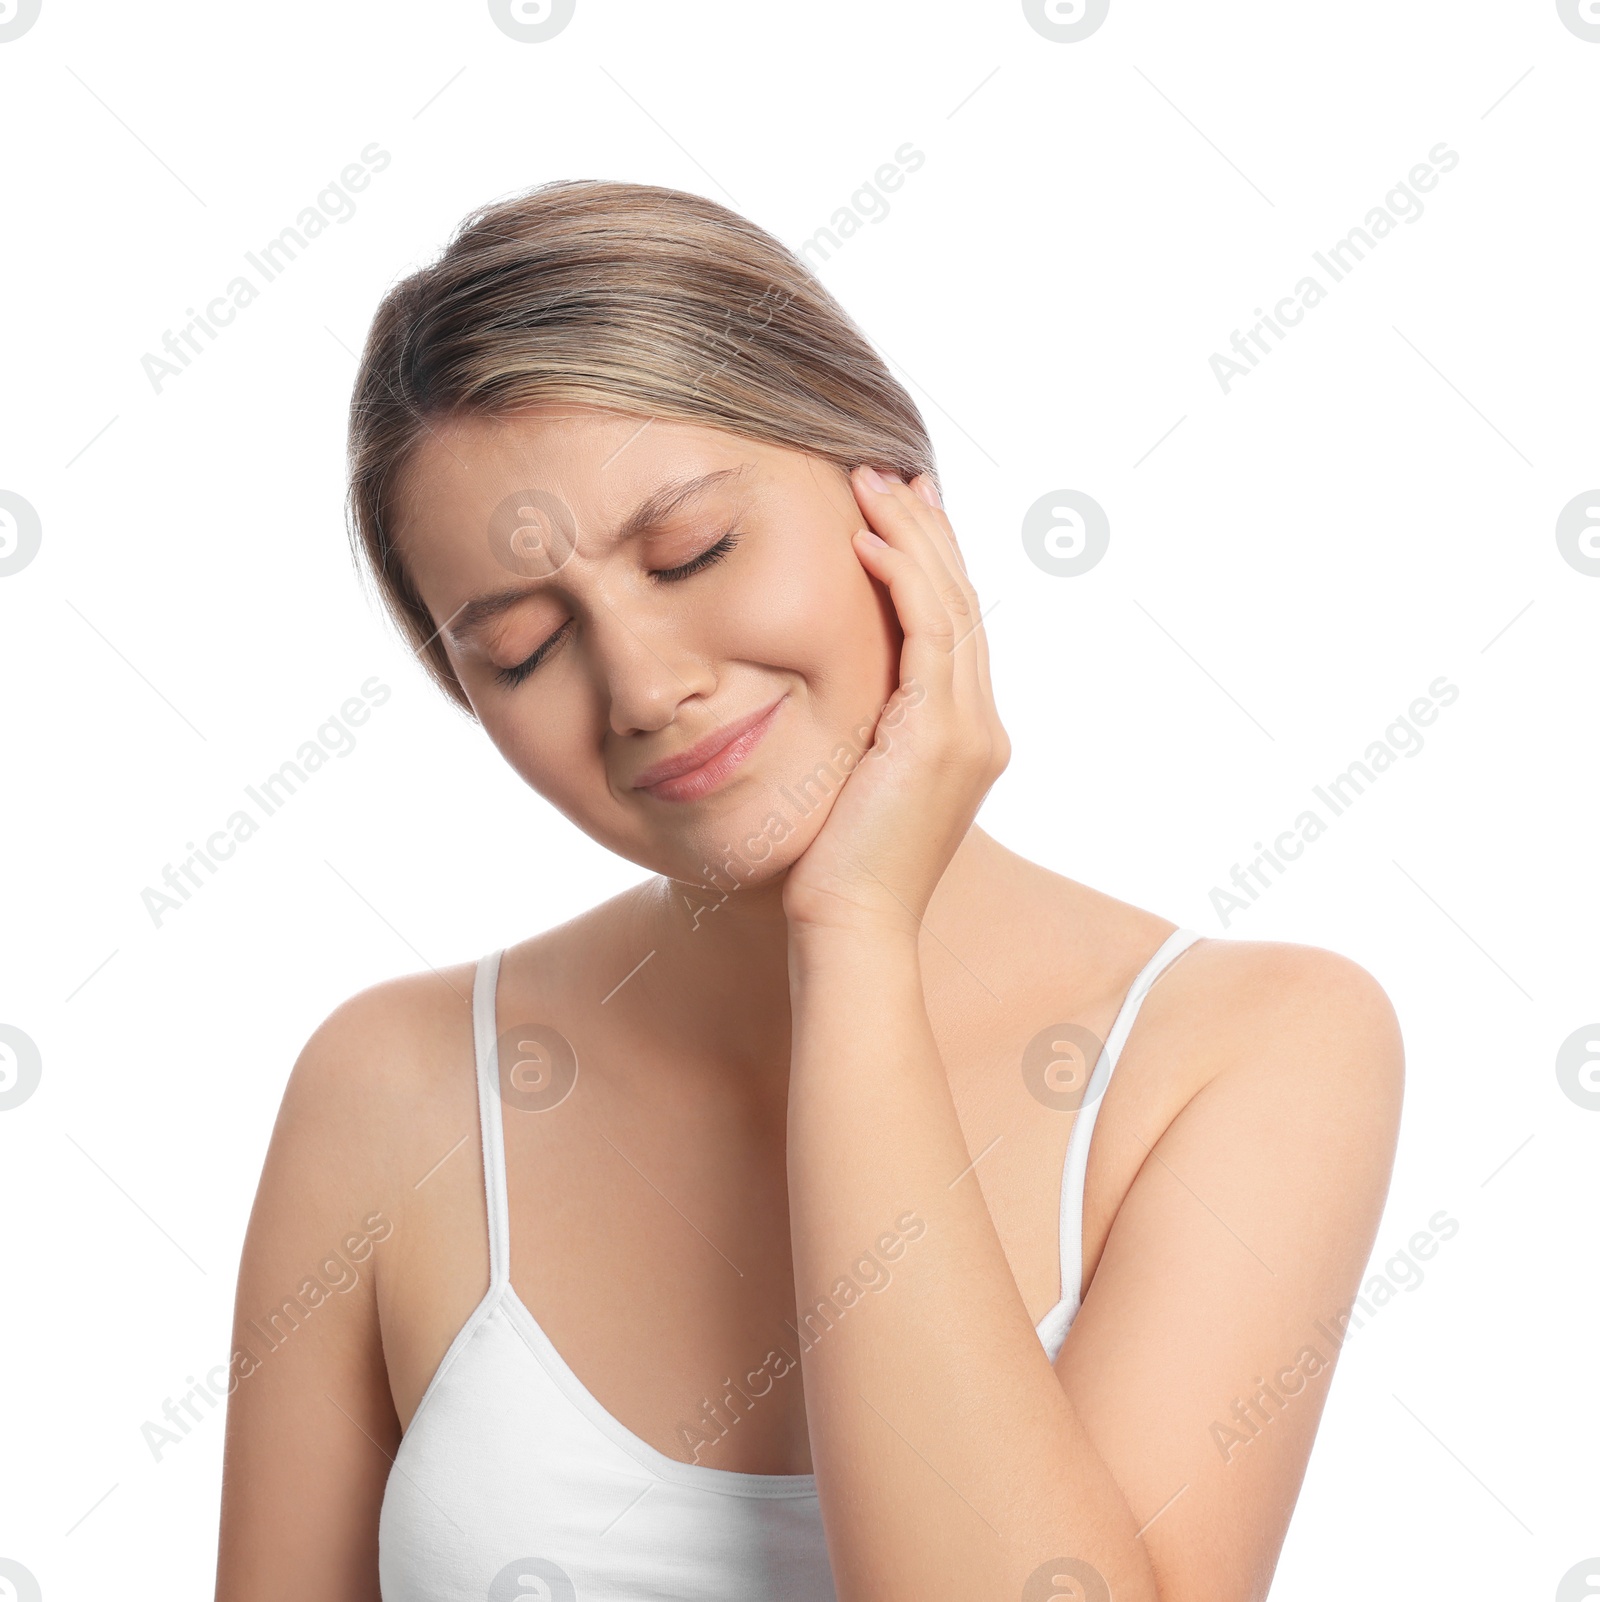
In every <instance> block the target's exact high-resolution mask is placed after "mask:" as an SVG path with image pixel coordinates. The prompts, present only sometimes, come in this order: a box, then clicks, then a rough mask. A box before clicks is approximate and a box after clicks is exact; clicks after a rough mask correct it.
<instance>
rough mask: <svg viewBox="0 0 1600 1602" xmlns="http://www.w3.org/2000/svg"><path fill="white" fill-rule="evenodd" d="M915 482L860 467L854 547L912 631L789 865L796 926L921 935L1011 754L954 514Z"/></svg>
mask: <svg viewBox="0 0 1600 1602" xmlns="http://www.w3.org/2000/svg"><path fill="white" fill-rule="evenodd" d="M875 480H876V482H875ZM916 482H917V485H918V488H916V489H913V488H912V487H911V486H909V485H907V484H905V483H903V482H902V481H901V480H900V479H899V478H895V477H889V476H888V475H883V476H880V475H879V474H877V473H875V472H874V470H873V469H872V468H870V467H858V468H857V469H856V470H855V472H854V473H852V474H851V486H852V488H853V489H854V490H855V493H856V499H857V501H858V503H859V504H860V506H861V509H862V512H863V514H864V515H865V517H866V520H867V523H868V527H867V528H863V529H861V530H859V531H858V532H857V534H856V535H855V541H854V543H855V551H856V555H857V556H858V557H859V558H860V561H861V565H862V566H863V567H864V568H865V569H866V570H867V572H868V573H869V574H870V575H871V576H872V577H873V578H874V579H876V580H877V581H878V582H880V583H882V584H883V585H885V586H886V587H887V589H888V592H889V595H890V598H891V600H892V602H893V604H894V609H895V612H896V615H897V616H898V618H899V622H900V627H901V630H902V632H903V633H904V636H905V641H904V644H903V646H902V647H901V651H900V685H899V688H898V689H897V690H896V691H895V693H894V694H893V695H892V696H891V697H890V698H889V700H888V701H887V702H886V703H885V705H884V708H883V711H882V713H881V714H880V715H879V719H878V725H877V730H876V737H875V739H874V742H873V744H872V746H871V748H870V749H869V750H868V751H866V752H864V753H863V754H862V757H861V760H860V761H859V762H858V763H857V765H856V767H855V769H854V771H853V772H852V773H851V775H850V777H849V778H848V779H847V780H846V782H845V784H844V785H843V787H842V788H841V789H840V791H839V794H838V795H837V797H835V799H834V803H833V807H832V810H831V811H830V812H829V814H828V818H827V821H826V822H825V823H824V824H823V826H822V829H821V831H820V832H819V833H818V835H817V837H816V839H814V840H813V841H812V842H811V844H810V845H809V846H808V847H807V848H806V850H805V852H804V853H803V854H802V855H801V856H800V858H799V859H798V860H797V861H796V862H795V863H794V864H793V866H791V868H790V869H789V873H788V877H787V879H786V881H785V884H784V891H783V907H784V912H785V914H786V915H787V917H788V920H789V926H790V928H791V930H794V929H812V928H832V929H850V930H858V931H866V932H870V933H882V932H898V933H909V934H910V935H912V936H913V937H914V936H915V934H916V931H917V928H918V926H919V924H920V922H921V919H922V915H923V913H924V912H925V911H926V910H927V906H928V901H929V899H930V898H931V896H932V895H933V890H934V886H935V885H937V884H938V882H939V879H940V876H941V875H942V874H943V873H944V870H945V869H946V867H947V866H948V865H949V863H950V859H951V857H953V856H954V855H955V851H956V848H957V846H959V845H960V843H961V841H962V839H963V838H964V836H965V835H966V832H967V830H968V829H969V828H970V827H971V826H972V820H973V817H974V815H975V814H976V813H977V810H978V807H979V805H980V804H981V803H982V801H983V798H984V796H985V795H986V794H988V791H989V787H990V786H991V785H992V784H993V783H994V781H995V780H996V779H997V778H998V777H999V776H1000V774H1001V773H1002V772H1004V771H1005V767H1006V764H1007V762H1009V761H1010V759H1011V742H1010V740H1009V739H1008V738H1007V736H1006V731H1005V729H1004V728H1003V727H1002V726H1001V723H1000V718H999V714H998V713H997V712H996V710H995V705H994V697H993V694H992V693H991V691H990V688H989V647H988V642H987V641H986V640H985V638H984V633H983V623H982V618H981V616H980V609H979V606H978V597H977V593H976V591H974V589H973V588H972V585H971V583H970V582H969V581H968V579H967V572H966V567H965V564H964V563H963V562H962V560H961V554H960V552H959V550H958V549H957V548H956V542H955V536H954V534H953V533H952V531H951V528H950V520H949V519H948V518H947V517H946V516H945V515H944V513H943V511H941V510H940V509H939V508H938V507H937V506H935V505H934V504H932V502H933V500H934V498H935V497H934V492H933V488H932V482H931V480H929V479H928V478H927V477H926V475H922V476H921V477H920V478H919V479H918V480H917V481H916ZM879 484H882V486H883V487H882V488H879V487H878V485H879ZM924 492H925V493H926V498H924Z"/></svg>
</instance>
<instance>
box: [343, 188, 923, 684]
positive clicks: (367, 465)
mask: <svg viewBox="0 0 1600 1602" xmlns="http://www.w3.org/2000/svg"><path fill="white" fill-rule="evenodd" d="M544 401H560V402H565V403H568V404H574V403H576V404H580V405H585V406H592V407H598V408H601V409H604V410H607V411H612V412H621V413H625V414H628V415H636V416H647V417H654V418H662V419H667V420H671V421H675V422H683V423H690V424H700V425H702V426H708V427H712V428H718V429H722V430H725V431H726V432H728V433H731V434H737V435H742V436H744V437H746V438H749V439H754V440H760V441H762V442H764V443H767V444H772V445H778V446H786V447H789V448H791V449H796V450H802V451H806V452H809V453H811V454H813V455H815V456H818V457H820V458H822V459H823V460H826V461H828V462H831V463H833V464H834V465H835V466H837V467H839V468H840V469H841V470H843V471H844V472H849V471H850V470H851V469H852V468H853V467H856V466H858V465H860V464H861V463H863V462H870V463H872V464H873V465H875V466H880V467H890V468H893V469H894V470H895V471H896V472H898V473H900V474H901V475H902V476H903V477H905V478H906V479H908V480H909V479H910V478H911V477H912V476H913V475H915V474H917V473H927V474H929V475H930V476H934V475H935V467H934V460H933V448H932V445H931V443H930V441H929V439H928V432H927V428H926V426H925V425H924V423H923V421H922V416H921V414H920V413H919V412H918V410H917V408H916V405H915V404H914V403H913V401H912V400H911V397H910V396H909V395H908V394H907V393H906V391H905V389H904V388H903V387H902V386H901V385H900V384H899V383H898V382H897V381H896V380H895V378H894V377H893V376H892V375H891V374H890V372H889V369H888V368H887V367H886V366H885V365H884V363H883V361H882V359H881V358H880V357H879V356H878V354H877V352H876V351H874V350H873V348H872V347H871V345H869V344H868V342H867V340H866V337H865V336H864V335H863V334H862V332H861V331H860V329H858V328H857V327H856V325H855V324H854V323H853V322H852V321H851V320H850V318H849V316H848V315H847V314H846V313H845V311H844V309H843V308H842V307H841V306H840V305H839V304H838V302H837V301H835V300H834V298H833V297H832V296H831V295H830V294H829V293H828V291H827V290H826V289H825V288H824V287H823V286H822V284H821V283H820V282H819V281H818V279H817V278H816V277H815V275H814V274H813V273H812V272H811V269H810V268H809V267H808V266H806V265H805V263H803V262H802V261H801V260H800V259H799V257H797V256H796V255H794V253H793V252H792V251H790V250H789V249H788V248H787V247H786V246H784V245H783V244H782V243H781V242H780V241H778V240H777V239H774V238H773V237H772V235H770V234H768V233H767V232H765V230H763V229H761V228H758V227H757V226H756V225H755V224H754V223H752V222H749V221H748V220H746V219H745V218H743V217H741V216H739V215H738V214H737V213H736V212H732V211H729V210H728V209H727V208H726V207H725V206H721V205H718V204H717V203H716V202H715V201H712V200H707V199H705V198H704V197H703V196H701V195H693V194H688V193H685V192H683V191H681V190H676V189H661V188H657V187H655V186H654V185H650V184H630V183H613V182H608V181H604V180H600V179H570V180H562V181H558V182H554V183H547V184H543V185H540V186H539V187H538V188H536V189H532V190H530V191H528V192H527V193H526V194H523V195H519V196H516V197H515V198H513V199H511V200H506V201H501V202H499V203H497V204H494V205H490V206H485V207H483V208H481V209H480V210H478V211H476V212H474V213H472V214H471V215H470V216H468V217H467V218H466V219H465V220H464V221H463V222H462V224H461V225H460V227H459V228H458V229H457V230H456V233H455V236H454V237H453V238H452V239H451V241H450V243H449V244H448V245H447V246H446V248H445V250H444V251H443V253H442V254H441V255H440V256H439V258H438V259H437V260H436V261H434V262H433V263H431V264H430V265H429V266H426V267H424V268H422V269H421V270H420V271H418V272H415V273H412V274H411V275H410V276H409V277H407V278H404V279H402V280H401V281H400V282H399V283H397V284H396V285H395V286H394V287H393V288H392V289H391V290H390V291H389V292H388V294H386V295H385V296H384V298H383V301H382V303H381V304H380V305H379V307H378V310H377V314H376V315H375V316H374V318H373V321H372V328H371V330H370V331H369V333H368V335H367V342H366V346H365V348H364V349H363V351H362V353H361V364H360V370H359V371H358V372H357V374H356V381H355V389H354V393H353V394H352V396H351V401H350V423H349V438H348V466H349V503H348V513H349V523H350V535H351V542H352V544H353V546H354V547H355V550H356V554H357V559H358V561H364V562H365V564H366V565H367V567H368V568H369V570H370V571H371V573H372V575H373V577H374V578H375V580H376V582H377V587H378V590H379V594H380V596H381V598H382V600H383V603H384V605H385V606H386V608H387V609H388V611H389V613H390V615H391V617H392V618H393V619H394V621H395V622H396V624H397V625H398V626H399V628H400V631H401V633H402V635H403V636H404V637H405V639H406V641H407V643H408V644H409V645H410V646H411V649H412V650H413V651H414V652H415V653H416V654H417V655H418V656H419V657H420V658H421V660H422V663H423V665H424V666H425V667H426V668H427V670H428V672H429V673H430V674H431V675H432V676H433V678H434V679H435V680H436V681H437V682H438V684H439V685H440V687H441V688H442V689H444V691H445V692H446V693H447V694H448V695H450V696H451V697H452V699H454V700H455V701H456V702H457V703H458V704H459V705H460V706H461V707H462V708H463V709H464V710H466V711H467V712H468V713H469V715H470V713H471V710H472V709H471V706H470V704H469V703H468V701H467V697H466V694H465V692H464V691H463V690H462V688H461V685H460V684H459V682H458V681H457V679H456V676H455V673H454V672H453V671H452V669H451V667H450V662H449V658H448V656H447V655H446V653H445V649H444V646H443V644H442V642H441V641H440V639H439V638H438V629H437V627H436V625H435V624H434V621H433V619H432V618H431V617H430V616H429V613H428V610H427V608H426V607H425V606H424V605H423V603H422V599H421V597H420V596H419V595H418V594H417V592H416V589H415V588H414V586H413V585H412V583H411V581H410V579H409V577H408V576H407V573H406V571H405V567H404V564H403V562H402V561H401V558H400V554H399V552H398V551H397V549H396V544H395V540H394V539H393V537H392V529H393V527H394V520H395V509H396V508H395V497H396V496H397V495H398V494H399V493H401V486H402V481H403V477H404V472H405V469H406V467H407V465H408V463H409V460H410V458H411V455H412V452H413V451H414V449H415V447H416V446H417V444H418V442H419V441H420V440H421V439H422V438H423V437H424V436H425V435H426V433H427V432H428V430H429V427H430V424H433V423H436V422H438V421H439V420H440V419H442V418H447V417H452V416H462V415H478V416H485V417H503V416H506V415H509V414H513V413H515V412H517V411H519V410H522V409H523V408H525V407H527V406H529V405H532V404H535V403H539V402H544Z"/></svg>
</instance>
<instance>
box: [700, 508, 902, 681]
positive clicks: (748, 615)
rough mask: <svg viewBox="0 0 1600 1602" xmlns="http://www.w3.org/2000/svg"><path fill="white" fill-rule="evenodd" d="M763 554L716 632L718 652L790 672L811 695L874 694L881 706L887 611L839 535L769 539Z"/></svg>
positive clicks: (892, 640)
mask: <svg viewBox="0 0 1600 1602" xmlns="http://www.w3.org/2000/svg"><path fill="white" fill-rule="evenodd" d="M763 558H764V559H763V560H762V561H761V563H759V564H752V567H751V569H750V571H749V574H748V578H749V582H748V584H746V585H742V586H741V587H740V593H739V596H738V598H737V604H736V605H735V607H734V608H733V609H732V611H733V614H734V615H733V617H732V618H731V619H730V620H727V621H726V626H725V627H724V628H720V629H719V633H720V634H722V636H723V639H724V642H725V643H724V655H725V657H727V658H731V659H735V660H744V661H751V662H763V663H766V664H768V665H771V666H774V667H780V668H787V669H789V670H791V671H794V672H797V673H799V674H800V675H801V676H802V677H803V678H805V679H806V680H807V682H808V683H809V684H810V686H811V689H812V693H813V695H814V696H815V697H816V698H818V699H819V700H822V699H828V700H832V699H833V698H834V697H837V696H844V697H846V698H847V699H849V700H851V701H855V700H860V701H862V702H863V703H865V702H866V701H869V700H871V698H872V696H873V695H874V694H877V702H878V704H881V703H882V701H883V700H884V699H885V698H886V697H887V696H888V695H889V694H890V693H891V692H892V690H893V689H894V685H895V682H896V680H895V678H894V676H893V672H894V667H895V664H896V663H897V662H898V659H899V645H900V641H899V636H898V633H897V630H896V627H895V624H894V611H893V607H892V606H891V605H889V604H888V597H887V595H886V594H883V593H882V587H881V586H880V585H876V584H874V583H873V581H872V580H871V579H870V578H869V577H868V575H867V573H866V570H865V569H864V568H863V567H862V566H861V563H860V562H859V561H858V560H857V559H856V556H855V553H854V551H853V550H852V549H851V548H850V546H849V544H848V542H847V540H846V539H845V536H844V535H842V534H831V533H830V534H827V535H818V534H811V535H808V536H807V537H805V538H804V539H803V540H801V539H797V540H794V541H785V542H779V541H777V540H774V541H772V542H771V544H770V546H769V547H768V548H767V550H766V551H765V552H763ZM886 674H888V675H890V676H889V678H888V682H887V685H886V686H885V685H884V683H883V680H884V678H885V675H886ZM848 710H850V711H854V710H855V707H854V706H853V705H851V706H850V707H849V708H848Z"/></svg>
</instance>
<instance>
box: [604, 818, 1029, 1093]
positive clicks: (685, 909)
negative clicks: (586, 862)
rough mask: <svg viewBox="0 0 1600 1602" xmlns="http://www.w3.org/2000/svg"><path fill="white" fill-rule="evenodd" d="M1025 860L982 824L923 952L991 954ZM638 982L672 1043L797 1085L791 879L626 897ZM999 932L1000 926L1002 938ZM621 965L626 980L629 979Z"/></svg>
mask: <svg viewBox="0 0 1600 1602" xmlns="http://www.w3.org/2000/svg"><path fill="white" fill-rule="evenodd" d="M1019 862H1020V859H1019V858H1017V857H1016V856H1014V855H1013V854H1012V853H1011V852H1010V851H1008V850H1006V848H1005V847H1004V846H1002V845H1000V844H999V842H998V841H996V840H994V839H993V838H992V837H991V836H990V835H988V834H986V833H985V832H984V831H983V830H982V829H980V828H978V827H977V826H976V825H974V826H973V827H972V828H971V829H969V830H968V831H967V834H966V837H965V838H964V839H963V840H962V842H961V844H960V845H959V846H958V847H957V849H956V852H955V855H954V856H953V857H952V858H951V860H950V863H949V865H948V867H947V868H946V869H945V872H944V874H943V876H942V877H941V878H940V881H939V883H938V885H937V886H936V887H935V889H934V893H933V896H932V899H931V900H930V902H929V904H928V909H927V912H926V914H925V916H924V918H923V932H922V936H921V946H922V949H923V952H924V954H925V955H926V956H928V957H929V958H930V960H931V961H933V962H935V963H939V964H940V965H941V966H942V964H943V963H944V962H947V961H948V960H949V959H950V954H951V953H952V952H954V953H956V954H957V956H958V958H959V953H960V952H962V951H966V952H969V953H970V952H972V951H974V950H982V949H983V948H984V940H985V935H986V932H987V930H988V925H989V923H990V922H992V921H993V920H994V919H995V918H996V917H997V915H998V908H999V907H1000V906H1001V905H1002V904H1003V903H1004V902H1005V900H1006V899H1007V898H1005V897H1003V896H1001V895H999V894H997V891H998V890H999V887H1000V884H1001V882H1002V881H1003V878H1004V877H1005V876H1007V875H1010V874H1014V872H1015V870H1016V868H1017V866H1018V864H1019ZM625 928H626V942H625V944H626V947H627V949H628V950H631V951H634V952H635V953H636V955H634V956H633V957H632V958H631V960H630V961H629V964H628V966H629V967H631V966H632V963H633V962H637V961H639V960H640V959H644V958H645V957H646V953H651V955H650V956H649V957H648V959H647V960H645V962H644V966H643V967H642V968H640V969H639V970H638V971H637V973H635V974H634V976H633V978H632V979H631V980H629V982H628V989H629V990H631V991H632V992H633V995H632V996H631V998H630V1010H631V1009H632V1008H639V1009H641V1010H643V1011H644V1012H645V1013H647V1015H648V1016H649V1018H650V1020H651V1023H652V1025H653V1026H654V1027H655V1028H657V1029H659V1030H661V1031H664V1032H665V1033H666V1034H667V1036H668V1037H669V1038H673V1039H683V1040H688V1039H692V1040H694V1041H695V1042H697V1044H698V1045H699V1046H701V1047H702V1048H703V1049H704V1050H705V1052H706V1053H707V1054H708V1056H709V1058H710V1060H712V1061H714V1062H718V1063H727V1064H731V1065H737V1066H738V1067H739V1068H741V1069H744V1070H748V1071H750V1072H754V1073H760V1074H762V1075H765V1074H767V1073H769V1072H770V1073H772V1074H774V1075H778V1076H780V1077H781V1078H782V1079H784V1080H786V1079H787V1074H788V1063H789V1030H790V1013H789V964H788V923H787V920H786V919H785V917H784V913H783V881H782V879H781V878H780V879H777V880H774V881H772V882H770V883H765V884H759V885H753V886H745V885H740V886H738V887H737V888H733V889H727V890H726V891H724V890H722V889H716V888H707V887H704V886H697V885H690V884H686V883H682V882H680V881H677V880H671V879H666V878H656V879H652V880H648V881H646V882H645V883H644V884H642V885H640V886H639V887H638V889H637V890H635V891H633V892H631V893H630V895H629V897H628V907H627V921H626V925H625ZM996 932H998V931H996ZM626 971H627V968H623V969H621V970H620V971H619V977H620V973H622V972H626Z"/></svg>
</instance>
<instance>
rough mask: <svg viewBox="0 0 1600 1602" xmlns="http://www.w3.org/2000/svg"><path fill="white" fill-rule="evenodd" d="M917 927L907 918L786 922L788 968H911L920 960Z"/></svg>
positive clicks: (801, 971) (794, 970)
mask: <svg viewBox="0 0 1600 1602" xmlns="http://www.w3.org/2000/svg"><path fill="white" fill-rule="evenodd" d="M919 933H920V930H919V928H918V926H917V925H916V924H915V923H914V922H913V921H912V920H911V919H909V918H903V917H902V918H898V919H890V918H884V919H881V920H879V919H866V918H861V919H852V920H850V921H849V922H841V923H810V922H796V921H794V920H791V921H790V924H789V968H790V973H791V974H804V973H808V972H810V971H813V970H815V969H819V968H834V969H839V968H845V969H849V970H852V971H855V970H882V969H884V968H907V967H909V968H912V969H915V968H917V967H918V965H919V961H920V948H919V946H918V938H917V937H918V935H919Z"/></svg>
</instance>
